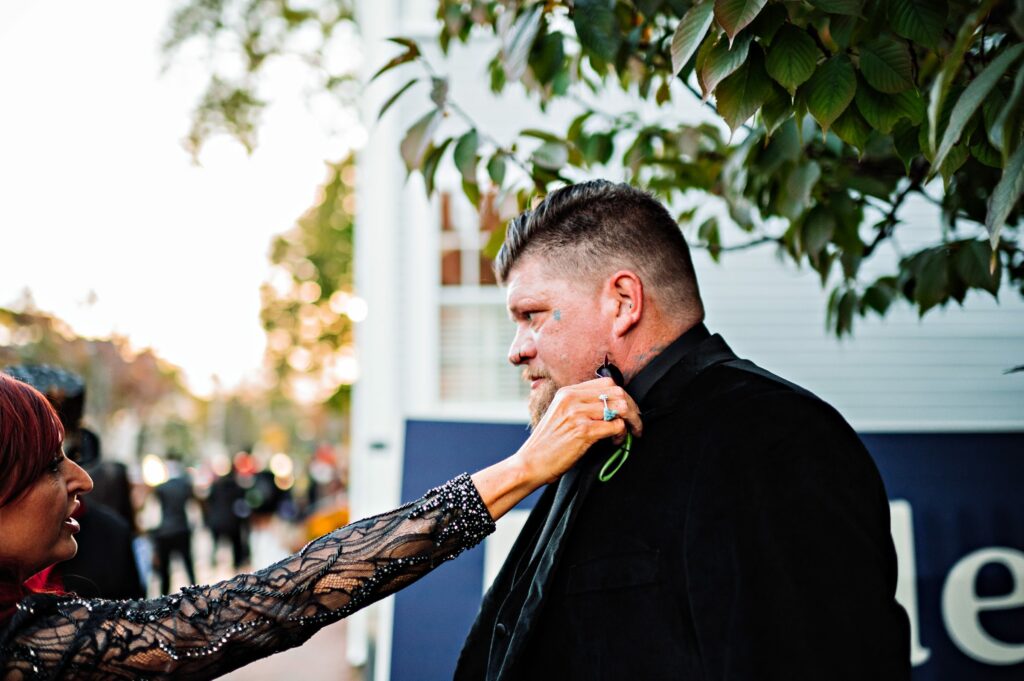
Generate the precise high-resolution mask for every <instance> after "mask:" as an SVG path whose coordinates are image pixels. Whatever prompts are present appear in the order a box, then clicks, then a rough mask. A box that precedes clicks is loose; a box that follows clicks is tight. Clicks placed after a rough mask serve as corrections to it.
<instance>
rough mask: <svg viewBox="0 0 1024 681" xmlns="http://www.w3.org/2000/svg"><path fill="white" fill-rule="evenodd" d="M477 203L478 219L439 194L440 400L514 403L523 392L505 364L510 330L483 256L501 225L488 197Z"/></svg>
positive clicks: (513, 371) (458, 199)
mask: <svg viewBox="0 0 1024 681" xmlns="http://www.w3.org/2000/svg"><path fill="white" fill-rule="evenodd" d="M481 201H482V203H483V210H482V211H480V213H479V214H478V213H477V211H475V210H474V209H473V208H472V206H470V205H469V203H468V202H466V201H465V199H464V198H463V197H462V196H461V195H459V196H458V197H455V196H452V194H451V193H449V192H445V193H442V194H441V204H440V205H441V238H440V258H441V262H440V268H439V270H440V277H441V282H440V283H441V295H440V302H441V305H440V315H441V320H440V321H441V323H440V329H441V331H440V333H441V338H440V348H441V351H440V358H441V361H440V368H439V370H440V372H441V373H440V378H441V380H440V392H441V399H442V400H445V401H452V402H481V401H485V402H510V401H519V400H521V399H522V398H524V397H525V396H526V395H528V394H529V386H528V385H526V383H525V382H523V381H522V380H521V379H520V373H521V371H520V370H519V369H517V368H516V367H513V366H512V365H511V364H509V363H508V359H507V357H508V347H509V343H511V342H512V333H513V327H512V323H511V322H510V321H509V319H508V315H507V313H506V312H505V293H504V291H503V290H502V289H501V288H500V287H499V286H498V285H497V279H496V277H495V275H494V270H493V269H492V262H493V261H492V259H491V258H489V257H487V255H486V250H487V246H488V244H489V243H490V242H491V239H492V238H499V237H498V236H496V235H498V234H503V232H504V222H503V221H502V220H501V218H500V211H499V206H498V205H497V202H496V198H495V195H494V194H493V193H492V194H487V195H485V196H484V197H483V198H482V199H481ZM512 209H513V210H514V206H513V207H512Z"/></svg>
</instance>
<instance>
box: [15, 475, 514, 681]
mask: <svg viewBox="0 0 1024 681" xmlns="http://www.w3.org/2000/svg"><path fill="white" fill-rule="evenodd" d="M493 530H494V522H493V521H492V520H491V516H490V513H489V512H488V511H487V508H486V506H485V505H484V503H483V501H482V500H481V499H480V496H479V494H478V493H477V490H476V487H474V486H473V483H472V480H471V479H470V477H469V476H468V475H466V474H463V475H461V476H459V477H457V478H455V479H454V480H452V481H450V482H447V483H445V484H444V485H442V486H440V487H437V488H435V489H432V490H430V491H429V492H427V494H426V495H425V496H423V497H422V498H421V499H419V500H417V501H415V502H412V503H410V504H407V505H405V506H402V507H401V508H398V509H396V510H394V511H391V512H389V513H384V514H382V515H378V516H374V517H372V518H367V519H365V520H360V521H358V522H355V523H352V524H351V525H346V526H345V527H343V528H340V529H338V530H335V531H334V532H331V533H330V534H327V535H324V536H323V537H320V538H319V539H316V540H314V541H312V542H310V543H309V544H308V545H306V547H305V548H303V549H302V550H301V551H299V552H298V553H296V554H295V555H293V556H290V557H289V558H286V559H285V560H283V561H281V562H279V563H276V564H274V565H272V566H270V567H268V568H266V569H264V570H260V571H259V572H256V573H255V574H248V575H239V576H238V577H235V578H234V579H230V580H227V581H224V582H220V583H219V584H214V585H211V586H191V587H186V588H184V589H182V590H181V591H180V592H179V593H177V594H174V595H171V596H165V597H163V598H158V599H154V600H149V601H106V600H83V599H79V598H73V597H55V596H33V597H31V598H29V599H26V600H25V601H22V603H21V604H19V606H18V610H19V611H18V613H17V614H16V615H15V616H14V617H13V618H12V620H11V621H10V622H9V624H8V627H7V629H6V631H4V632H3V634H2V635H0V679H3V680H4V681H11V680H15V679H26V680H28V679H33V680H34V679H55V678H75V679H92V678H96V679H99V678H103V679H139V678H144V679H162V678H175V679H208V678H214V677H216V676H219V675H221V674H224V673H226V672H228V671H231V670H232V669H236V668H238V667H241V666H243V665H245V664H248V663H249V662H252V661H253V660H256V659H258V658H261V657H266V656H267V655H270V654H272V653H275V652H279V651H281V650H284V649H286V648H291V647H294V646H297V645H299V644H301V643H303V642H304V641H305V640H307V639H308V638H309V637H310V636H312V635H313V634H314V633H316V631H317V630H318V629H320V628H321V627H323V626H324V625H326V624H329V623H331V622H335V621H337V620H339V619H341V618H343V617H345V616H347V615H349V614H351V613H353V612H355V611H356V610H358V609H360V608H362V607H364V606H366V605H368V604H370V603H372V602H374V601H376V600H378V599H381V598H383V597H385V596H387V595H388V594H391V593H393V592H395V591H397V590H398V589H401V588H402V587H404V586H406V585H408V584H410V583H411V582H413V581H415V580H416V579H418V578H420V577H422V576H423V575H424V574H426V573H427V572H429V571H430V570H432V569H433V568H434V567H436V566H438V565H440V564H441V563H443V562H444V561H446V560H449V559H451V558H454V557H455V556H457V555H459V554H460V553H462V551H464V550H466V549H468V548H471V547H473V546H475V545H476V544H477V543H479V542H480V541H481V540H482V539H483V538H484V537H485V536H487V535H488V534H490V533H491V532H492V531H493Z"/></svg>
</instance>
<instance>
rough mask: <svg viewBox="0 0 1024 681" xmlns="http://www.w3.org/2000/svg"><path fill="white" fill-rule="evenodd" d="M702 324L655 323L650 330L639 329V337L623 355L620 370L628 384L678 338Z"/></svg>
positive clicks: (698, 321) (691, 322)
mask: <svg viewBox="0 0 1024 681" xmlns="http://www.w3.org/2000/svg"><path fill="white" fill-rule="evenodd" d="M700 323H701V320H700V319H695V320H686V321H684V322H679V323H676V324H667V323H660V322H659V323H655V324H651V325H650V327H649V328H648V329H644V328H641V329H637V337H636V338H635V339H633V340H632V343H631V344H630V346H629V347H628V348H627V350H626V352H625V353H624V354H623V357H624V359H622V360H620V361H621V362H622V363H621V364H620V365H619V368H620V369H621V370H622V375H623V376H624V377H625V379H626V382H627V383H628V382H629V381H631V380H633V377H634V376H636V375H637V374H638V373H640V371H642V370H643V368H644V367H645V366H647V365H648V364H650V363H651V360H653V359H654V358H655V357H657V356H658V355H660V354H661V353H662V352H664V351H665V348H667V347H668V346H669V345H671V344H672V343H673V342H674V341H675V340H676V339H677V338H679V337H680V336H682V335H683V334H684V333H686V332H687V331H689V330H690V329H692V328H693V327H695V326H697V325H698V324H700Z"/></svg>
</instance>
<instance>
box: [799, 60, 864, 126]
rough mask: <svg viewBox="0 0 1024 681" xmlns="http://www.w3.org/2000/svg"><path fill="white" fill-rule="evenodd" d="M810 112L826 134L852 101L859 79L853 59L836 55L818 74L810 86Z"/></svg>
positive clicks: (808, 93) (810, 81)
mask: <svg viewBox="0 0 1024 681" xmlns="http://www.w3.org/2000/svg"><path fill="white" fill-rule="evenodd" d="M805 87H806V97H807V110H808V111H810V112H811V115H812V116H814V120H816V121H818V125H820V126H821V129H822V130H823V131H824V132H828V129H829V127H830V126H831V125H832V122H833V121H834V120H836V119H837V118H839V116H840V114H842V113H843V111H845V110H846V107H848V106H849V105H850V102H852V101H853V97H854V95H855V94H856V92H857V76H856V74H855V73H854V70H853V64H851V63H850V58H849V57H847V56H846V55H845V54H837V55H836V56H834V57H832V58H831V59H829V60H828V61H826V62H825V63H824V64H822V65H821V66H819V67H818V68H817V70H815V72H814V75H813V76H811V79H810V80H809V81H808V82H807V85H806V86H805Z"/></svg>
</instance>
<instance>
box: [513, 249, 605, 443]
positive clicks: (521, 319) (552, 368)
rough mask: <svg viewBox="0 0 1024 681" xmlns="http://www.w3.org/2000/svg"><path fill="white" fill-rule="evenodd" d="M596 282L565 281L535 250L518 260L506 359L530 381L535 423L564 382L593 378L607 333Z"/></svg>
mask: <svg viewBox="0 0 1024 681" xmlns="http://www.w3.org/2000/svg"><path fill="white" fill-rule="evenodd" d="M601 302H602V301H601V293H600V285H599V284H598V283H592V282H586V281H569V280H567V279H566V278H565V275H564V274H561V273H559V272H557V271H556V270H555V269H554V268H552V267H551V266H550V265H548V264H547V263H546V262H545V260H544V259H543V258H542V257H540V256H537V255H533V256H527V257H526V258H524V259H523V260H522V261H520V262H519V263H517V264H516V266H515V267H514V268H513V269H512V272H511V273H510V274H509V277H508V290H507V292H506V303H507V305H508V311H509V316H511V317H512V321H513V322H514V323H515V325H516V335H515V338H514V339H513V340H512V346H511V347H510V348H509V354H508V359H509V361H510V362H512V364H515V365H516V366H521V367H522V368H523V379H524V380H526V381H529V382H530V417H531V423H532V424H533V425H536V424H537V422H538V421H540V418H541V417H542V416H543V415H544V412H545V411H547V408H548V406H549V405H550V404H551V400H553V399H554V396H555V392H556V391H557V390H558V389H559V388H561V387H562V386H566V385H572V384H575V383H579V382H581V381H586V380H588V379H591V378H594V370H595V369H596V368H597V367H598V366H599V365H600V364H601V362H602V361H603V360H604V356H605V352H606V351H607V348H608V343H609V339H610V337H611V322H610V320H607V319H605V318H604V315H602V309H601Z"/></svg>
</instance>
